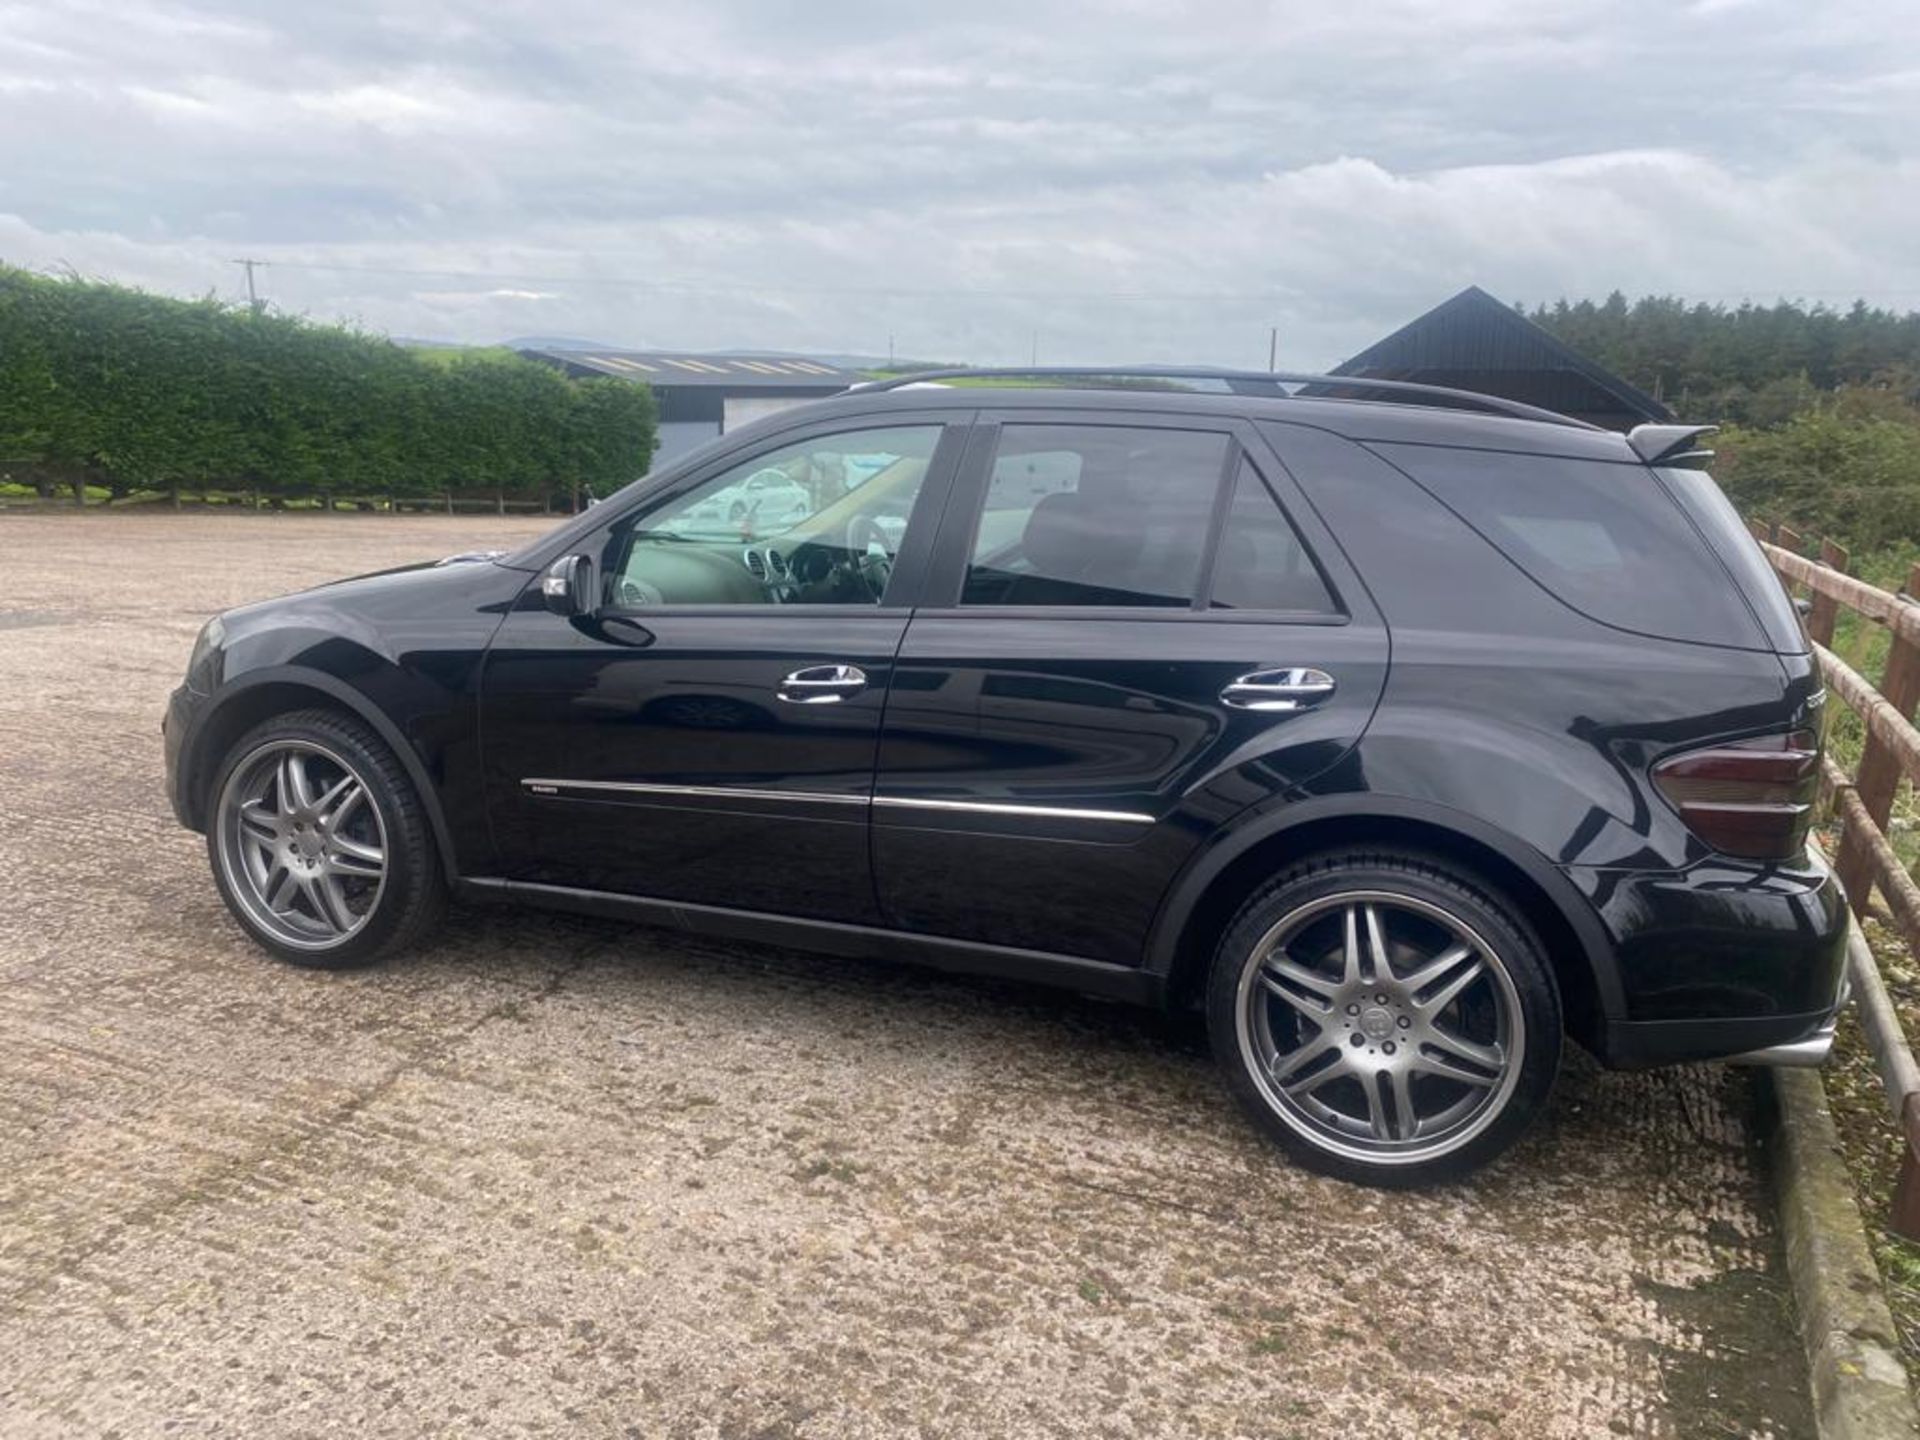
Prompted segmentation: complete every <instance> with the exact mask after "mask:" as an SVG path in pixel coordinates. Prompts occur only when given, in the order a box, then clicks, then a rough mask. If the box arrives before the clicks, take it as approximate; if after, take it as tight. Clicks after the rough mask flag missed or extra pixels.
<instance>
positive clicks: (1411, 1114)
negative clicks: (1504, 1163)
mask: <svg viewBox="0 0 1920 1440" xmlns="http://www.w3.org/2000/svg"><path fill="white" fill-rule="evenodd" d="M1207 1019H1208V1029H1209V1033H1210V1035H1211V1037H1212V1042H1213V1049H1214V1054H1215V1056H1216V1058H1217V1059H1218V1061H1219V1063H1220V1066H1221V1068H1222V1070H1223V1071H1224V1072H1225V1075H1226V1079H1227V1083H1228V1085H1229V1087H1230V1088H1231V1089H1232V1090H1233V1092H1234V1095H1235V1097H1236V1098H1237V1099H1238V1100H1239V1101H1240V1103H1241V1104H1242V1106H1243V1107H1245V1109H1246V1110H1247V1111H1248V1112H1249V1113H1250V1114H1251V1115H1252V1117H1253V1118H1254V1120H1255V1121H1256V1122H1257V1123H1258V1124H1259V1125H1260V1126H1261V1127H1262V1128H1263V1129H1264V1130H1266V1131H1267V1132H1268V1133H1269V1134H1270V1135H1272V1136H1273V1137H1274V1138H1275V1139H1276V1140H1278V1141H1279V1142H1280V1144H1281V1145H1282V1146H1283V1147H1284V1148H1285V1149H1286V1150H1287V1151H1288V1152H1289V1153H1290V1154H1291V1155H1292V1156H1294V1158H1295V1159H1297V1160H1299V1161H1300V1162H1301V1163H1302V1164H1305V1165H1306V1166H1308V1167H1309V1168H1312V1169H1315V1170H1319V1171H1322V1172H1323V1173H1326V1174H1331V1175H1336V1176H1339V1177H1341V1178H1343V1179H1347V1180H1355V1181H1360V1182H1362V1183H1365V1184H1372V1185H1385V1186H1396V1187H1405V1186H1415V1185H1422V1184H1428V1183H1432V1182H1435V1181H1442V1180H1448V1179H1453V1178H1457V1177H1458V1176H1461V1175H1464V1174H1466V1173H1467V1172H1469V1171H1471V1170H1473V1169H1475V1168H1476V1167H1478V1166H1480V1165H1482V1164H1485V1163H1486V1162H1487V1161H1489V1160H1491V1159H1492V1158H1493V1157H1494V1156H1496V1155H1498V1154H1500V1153H1501V1152H1502V1151H1504V1150H1505V1149H1506V1148H1507V1147H1508V1146H1509V1145H1511V1144H1512V1143H1513V1142H1514V1140H1515V1139H1517V1138H1518V1137H1519V1135H1520V1132H1521V1131H1522V1130H1523V1129H1525V1127H1526V1125H1527V1123H1528V1121H1529V1120H1531V1119H1532V1117H1533V1115H1534V1114H1535V1112H1536V1111H1538V1110H1539V1109H1540V1107H1541V1106H1542V1105H1543V1104H1544V1103H1545V1101H1546V1098H1547V1096H1548V1093H1549V1092H1550V1091H1551V1089H1552V1087H1553V1080H1554V1075H1555V1072H1556V1070H1557V1069H1558V1067H1559V1061H1560V1037H1561V1020H1560V1003H1559V996H1558V993H1557V991H1556V989H1555V987H1554V983H1553V978H1552V975H1551V973H1550V972H1549V970H1548V967H1547V963H1546V959H1545V956H1544V954H1543V953H1542V950H1541V947H1540V944H1539V942H1538V940H1537V939H1535V938H1534V935H1533V933H1532V930H1531V928H1530V927H1529V926H1528V925H1527V923H1526V921H1525V919H1524V917H1522V916H1521V915H1520V914H1519V913H1518V911H1517V910H1516V909H1515V908H1514V907H1513V906H1512V905H1510V904H1509V903H1508V902H1506V901H1504V900H1502V899H1500V898H1498V897H1497V896H1496V895H1495V894H1494V893H1493V892H1492V891H1490V890H1489V889H1487V888H1486V887H1484V886H1483V885H1482V884H1481V883H1480V882H1479V881H1478V880H1476V879H1475V878H1474V877H1472V876H1470V875H1469V874H1467V873H1465V872H1457V871H1454V870H1453V869H1451V868H1450V867H1448V866H1445V865H1443V864H1441V863H1439V862H1437V861H1435V860H1433V859H1430V858H1428V857H1425V856H1419V855H1413V854H1398V853H1388V852H1380V851H1347V852H1340V853H1335V854H1330V855H1325V856H1320V857H1317V858H1315V859H1313V860H1311V861H1307V862H1304V863H1302V864H1300V865H1298V866H1296V867H1295V868H1293V869H1291V870H1289V871H1288V872H1287V873H1285V874H1283V875H1281V876H1279V877H1278V878H1276V879H1275V880H1273V881H1272V882H1270V883H1269V884H1268V885H1267V886H1265V887H1264V888H1263V889H1261V890H1260V891H1258V892H1257V893H1256V894H1255V895H1254V896H1253V897H1252V898H1251V899H1250V900H1249V901H1248V902H1247V903H1246V905H1245V906H1244V907H1243V908H1242V909H1241V911H1240V913H1239V915H1238V916H1237V917H1236V918H1235V920H1234V922H1233V924H1232V925H1231V926H1230V927H1229V928H1228V930H1227V933H1226V935H1225V937H1224V938H1223V939H1222V941H1221V943H1220V947H1219V950H1218V952H1217V954H1216V956H1215V961H1214V965H1213V969H1212V973H1211V976H1210V980H1209V989H1208V1004H1207Z"/></svg>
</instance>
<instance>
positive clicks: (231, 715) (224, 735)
mask: <svg viewBox="0 0 1920 1440" xmlns="http://www.w3.org/2000/svg"><path fill="white" fill-rule="evenodd" d="M315 709H320V710H333V711H337V712H338V713H340V714H343V715H347V716H350V717H351V718H353V719H355V720H358V721H360V722H362V723H363V724H365V725H367V726H369V727H370V728H371V729H372V730H373V731H374V733H375V734H376V735H378V736H379V737H380V739H381V740H382V741H383V742H384V743H385V744H386V746H387V748H388V749H389V750H391V751H392V752H393V754H394V756H395V758H396V759H398V760H399V762H400V765H401V767H402V768H403V769H404V770H405V771H406V773H407V779H408V780H409V781H411V782H412V784H413V789H414V793H415V794H417V795H418V796H419V797H420V804H421V806H422V808H423V809H424V810H425V811H426V814H427V821H428V823H429V824H430V825H431V826H432V827H433V839H434V845H435V848H436V849H437V850H438V851H439V852H440V863H441V867H442V869H443V870H444V871H445V873H446V879H447V880H448V881H449V882H451V881H454V880H457V879H458V878H459V875H458V873H457V867H456V865H455V862H454V850H453V837H452V835H451V833H450V832H449V831H448V829H447V821H446V816H445V815H444V814H443V813H442V811H441V808H440V791H439V787H438V786H436V785H435V784H434V783H433V780H432V777H431V776H429V775H428V774H427V770H426V766H425V765H424V764H423V763H422V761H421V759H420V756H419V753H418V752H417V751H415V749H414V748H413V746H411V745H409V744H408V743H407V741H406V737H405V736H403V735H402V734H401V733H400V731H399V729H398V727H396V726H395V725H394V724H393V722H392V721H391V720H390V719H389V718H388V717H387V716H386V715H384V714H382V713H381V712H380V710H379V709H378V708H377V707H376V706H374V705H373V704H372V703H371V702H370V701H368V700H367V698H366V697H365V696H364V695H362V694H360V693H359V692H358V691H356V690H355V689H354V688H353V687H352V686H350V685H348V684H346V683H345V682H343V681H341V680H338V679H335V678H334V677H333V676H331V675H326V674H322V673H321V672H319V671H316V670H306V669H302V668H301V667H299V666H292V665H288V666H279V667H275V668H274V669H271V670H263V671H259V672H257V673H254V674H249V675H247V676H244V677H243V678H241V679H240V680H238V681H236V682H235V683H234V684H232V685H231V686H229V687H227V688H226V689H225V690H224V691H223V692H222V693H221V695H220V696H219V697H218V698H217V699H216V700H215V701H214V704H213V708H212V709H211V710H209V711H208V713H207V715H206V717H205V718H204V719H202V720H201V721H200V723H199V724H198V725H197V726H196V727H195V728H194V736H193V743H192V749H191V751H190V754H189V759H188V768H187V785H186V794H187V796H188V800H189V803H190V805H191V806H192V817H193V820H194V828H195V829H198V830H204V829H206V827H207V824H208V821H209V818H210V815H209V812H210V810H211V808H212V804H213V795H212V786H213V782H214V779H215V778H216V776H217V775H218V774H219V771H220V764H221V761H222V760H223V759H224V758H225V757H226V754H227V752H228V751H229V750H230V749H232V748H233V746H234V744H235V743H236V742H237V741H238V740H239V739H240V737H241V736H243V735H245V734H246V733H247V732H248V731H249V730H251V729H253V728H254V726H256V725H258V724H260V723H261V722H262V721H264V720H268V719H271V718H272V717H273V716H275V715H284V714H287V713H289V712H292V711H296V710H315Z"/></svg>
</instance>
